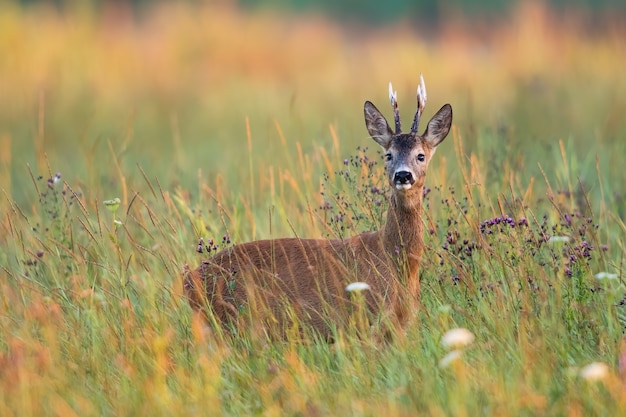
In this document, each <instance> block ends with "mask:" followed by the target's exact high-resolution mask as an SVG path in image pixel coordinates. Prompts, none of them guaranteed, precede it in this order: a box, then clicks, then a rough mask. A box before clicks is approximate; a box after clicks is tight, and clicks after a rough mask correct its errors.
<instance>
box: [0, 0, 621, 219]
mask: <svg viewBox="0 0 626 417" xmlns="http://www.w3.org/2000/svg"><path fill="white" fill-rule="evenodd" d="M1 7H2V13H0V97H2V100H0V150H1V154H2V155H1V156H0V173H1V174H2V175H1V176H0V188H2V189H3V190H5V191H6V192H7V194H8V195H11V196H12V197H13V198H14V199H16V201H19V202H23V203H26V202H29V201H32V196H29V192H30V191H29V190H28V189H26V187H25V186H24V180H25V178H26V179H27V177H26V174H27V170H26V166H27V165H28V166H31V167H32V169H33V172H35V173H41V174H42V175H44V176H46V175H47V173H48V172H51V173H54V172H56V171H60V172H61V173H62V174H63V175H64V177H63V178H64V179H66V180H68V181H70V182H73V183H76V184H77V185H79V186H80V188H81V189H83V190H84V192H86V193H88V194H89V195H90V197H91V198H94V199H98V200H102V199H105V198H108V196H111V195H119V194H121V193H122V189H124V190H126V189H134V190H142V189H145V183H143V181H144V179H143V175H142V174H141V171H140V170H139V169H138V168H137V167H138V166H139V167H141V168H142V169H143V170H144V171H145V173H146V175H147V176H148V177H149V178H158V179H159V180H160V183H161V184H162V185H163V186H164V187H165V188H166V189H176V188H177V187H180V189H183V190H189V189H197V188H198V181H199V178H203V179H205V180H206V181H207V182H208V184H210V185H211V186H212V187H213V186H215V184H216V183H217V182H218V181H223V183H224V184H227V185H229V186H231V187H235V186H236V187H239V188H238V189H239V190H241V189H242V188H245V190H247V191H246V193H248V194H246V198H249V199H250V200H249V201H250V202H252V203H259V202H263V203H265V204H271V203H273V202H274V201H275V197H276V195H277V193H279V192H280V190H282V192H289V190H292V189H293V188H294V186H295V185H294V184H299V187H304V189H298V190H296V191H297V193H298V195H299V196H301V197H302V198H301V201H304V199H305V198H311V196H312V195H315V194H316V193H317V191H318V189H319V178H320V177H321V175H322V174H323V173H324V172H328V171H332V170H333V169H334V168H336V167H337V164H339V162H340V161H341V160H342V158H344V157H345V155H346V154H348V153H350V152H352V151H353V150H354V149H355V147H356V146H358V145H366V146H370V147H372V146H371V144H370V139H369V138H368V136H367V133H366V130H365V128H364V123H363V120H362V118H363V116H362V105H363V102H364V101H365V100H372V101H373V102H374V103H376V104H377V105H378V106H379V108H381V109H383V110H384V111H385V112H387V113H386V114H387V115H389V114H390V112H388V110H389V109H388V105H387V103H388V98H387V84H388V82H389V81H392V82H393V83H394V88H395V89H396V90H397V91H398V96H399V101H400V110H401V113H402V114H403V115H404V118H405V119H410V118H411V117H412V115H413V112H414V110H415V109H414V107H415V97H414V94H415V93H414V92H415V88H416V86H417V83H418V79H419V73H420V72H421V73H423V74H424V77H425V79H426V85H427V87H428V93H429V103H428V105H427V110H426V116H425V117H430V115H431V114H433V113H434V112H435V111H436V110H437V109H438V108H439V107H440V106H441V105H443V104H444V103H446V102H450V103H451V104H452V105H453V108H454V114H455V119H454V124H455V129H456V130H455V135H456V136H455V137H456V138H457V141H458V143H460V144H461V145H462V148H463V149H461V150H459V149H457V151H456V152H455V150H454V148H455V146H453V144H452V142H453V140H449V142H447V143H446V145H445V146H443V147H442V148H443V149H442V152H441V155H442V156H439V158H440V161H441V162H440V164H441V165H440V169H441V170H442V172H444V173H446V172H447V175H448V177H450V178H453V179H454V178H455V176H457V179H458V176H460V173H459V171H458V169H457V168H455V166H457V165H458V163H459V162H460V161H461V162H462V161H464V160H467V161H469V160H471V159H472V157H473V158H474V159H475V162H477V163H478V162H480V164H477V165H476V166H473V167H472V169H473V170H475V171H477V172H474V173H473V174H472V175H475V177H476V178H475V183H477V184H478V183H481V185H482V186H484V187H494V191H497V192H500V191H502V190H506V189H507V188H508V187H509V186H510V182H511V181H513V180H514V182H515V183H516V184H517V185H519V187H520V188H521V189H525V188H526V187H527V186H528V184H529V183H530V182H531V181H532V179H533V178H535V177H536V176H538V175H540V169H539V166H541V167H543V169H544V170H546V172H547V174H548V178H550V179H554V180H555V181H556V182H557V183H558V182H559V181H562V182H563V183H565V182H567V181H570V180H571V179H572V178H576V177H578V178H580V179H581V181H583V182H585V181H587V182H591V181H595V183H596V184H597V182H598V172H601V174H602V176H603V177H605V178H623V174H622V172H621V171H622V166H623V165H622V164H623V161H622V159H623V155H624V154H625V153H624V143H626V141H625V140H624V139H625V138H626V122H625V121H624V120H625V119H624V117H623V115H624V113H625V111H626V82H625V81H624V69H625V62H626V42H624V39H625V37H624V36H625V35H626V26H625V25H624V23H625V20H624V16H626V3H625V2H623V1H617V0H598V1H585V0H580V1H560V0H554V1H524V0H520V1H505V2H501V1H493V0H484V1H472V2H465V1H461V0H446V1H407V0H391V1H387V2H380V1H369V0H368V1H345V2H338V1H326V0H324V1H307V0H292V1H287V0H283V1H262V0H241V1H240V2H236V1H228V0H223V1H191V0H190V1H179V2H169V1H148V0H135V1H122V0H118V1H71V0H67V1H61V0H59V1H53V2H45V1H3V2H2V6H1ZM406 123H408V122H405V124H406ZM325 152H326V153H327V154H325ZM459 152H461V153H459ZM438 155H439V153H438ZM325 158H326V159H325ZM329 158H330V159H329ZM332 158H335V159H334V160H333V159H332ZM564 160H566V165H563V161H564ZM446 161H449V162H448V163H446ZM598 170H599V171H598ZM436 175H438V174H433V177H432V180H433V182H437V181H438V177H437V176H436ZM565 177H568V178H567V179H566V178H565ZM122 178H123V182H124V184H122ZM503 178H508V179H507V180H503ZM542 182H543V181H542ZM574 182H576V181H574ZM614 182H615V181H607V183H608V185H606V187H608V188H611V186H612V185H611V184H613V183H614ZM241 184H247V185H246V186H245V187H241ZM285 184H287V185H289V184H290V185H289V186H287V187H286V186H285ZM285 187H286V188H287V191H285ZM592 188H593V187H592ZM614 188H615V189H612V188H611V189H610V190H606V189H605V191H610V192H611V193H612V194H611V195H614V196H615V197H616V198H617V200H616V201H623V196H624V192H623V191H622V190H621V189H620V187H614ZM276 190H279V191H276ZM487 190H489V188H487ZM292 191H293V190H292ZM192 194H193V193H192ZM279 197H281V198H282V197H284V194H280V195H279ZM259 198H261V200H262V201H258V200H257V199H259ZM266 199H267V201H266ZM618 206H619V207H618V209H619V210H623V208H622V207H623V205H619V204H618ZM262 207H263V205H262Z"/></svg>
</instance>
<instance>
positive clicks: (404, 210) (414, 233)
mask: <svg viewBox="0 0 626 417" xmlns="http://www.w3.org/2000/svg"><path fill="white" fill-rule="evenodd" d="M411 191H412V192H411V193H410V195H409V194H408V193H399V192H395V191H394V192H393V193H392V194H391V197H390V198H389V209H388V211H387V221H386V222H385V225H384V226H383V228H382V236H381V237H382V241H383V247H384V248H385V250H386V251H387V253H388V254H389V255H390V256H391V258H392V259H398V261H399V266H400V267H401V269H405V271H406V272H408V275H409V277H413V276H416V275H417V269H418V267H419V262H420V258H421V256H422V252H423V250H424V235H423V231H424V226H423V223H422V199H423V197H422V196H423V190H422V189H421V188H419V189H415V190H411ZM406 272H405V273H406Z"/></svg>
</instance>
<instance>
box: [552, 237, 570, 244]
mask: <svg viewBox="0 0 626 417" xmlns="http://www.w3.org/2000/svg"><path fill="white" fill-rule="evenodd" d="M569 240H570V239H569V236H551V237H550V239H548V243H556V242H564V243H565V242H569Z"/></svg>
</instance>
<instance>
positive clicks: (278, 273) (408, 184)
mask: <svg viewBox="0 0 626 417" xmlns="http://www.w3.org/2000/svg"><path fill="white" fill-rule="evenodd" d="M389 96H390V100H391V104H392V107H393V112H394V121H395V133H394V132H393V131H392V130H391V128H390V127H389V124H388V123H387V120H386V119H385V118H384V116H383V115H382V114H381V113H380V111H379V110H378V109H377V108H376V107H375V106H374V105H373V104H372V103H371V102H369V101H366V102H365V109H364V111H365V124H366V126H367V130H368V131H369V134H370V136H371V137H372V138H373V139H374V141H376V143H378V144H379V145H380V146H382V147H383V149H384V151H385V158H386V162H385V168H386V171H387V175H388V181H389V185H390V186H391V195H390V197H389V208H388V211H387V218H386V221H385V224H384V225H383V226H382V228H381V229H380V230H379V231H374V232H367V233H362V234H359V235H357V236H353V237H351V238H347V239H300V238H283V239H275V240H259V241H255V242H248V243H244V244H240V245H235V246H233V247H231V248H227V249H225V250H223V251H221V252H219V253H217V254H216V255H215V256H213V257H212V258H210V259H208V260H206V261H203V262H202V264H201V265H200V266H199V267H198V268H197V269H195V270H193V271H187V272H186V274H185V283H184V284H185V291H186V294H187V296H188V298H189V300H190V302H191V305H192V307H194V308H195V309H199V310H202V309H203V308H208V310H209V311H210V312H211V313H212V316H211V317H213V318H214V319H215V321H216V322H217V323H216V324H220V325H222V326H225V327H227V328H228V327H229V326H234V327H240V326H242V325H243V324H244V323H247V324H253V323H256V325H254V324H253V326H254V327H253V328H255V329H259V328H261V329H263V331H267V330H269V331H270V334H272V335H273V334H274V332H273V331H272V330H274V331H278V333H279V334H281V335H282V336H284V335H285V334H286V332H288V331H289V329H290V328H292V327H294V326H297V327H296V328H297V329H300V330H302V329H303V328H304V327H305V326H307V327H309V328H312V329H313V330H314V331H316V332H317V333H318V334H319V335H320V336H322V337H324V338H328V339H332V338H333V329H334V328H341V326H342V325H345V324H346V317H347V316H346V312H348V311H350V309H351V308H352V307H354V306H353V305H352V303H353V302H354V300H352V301H351V298H350V294H349V293H348V292H347V291H346V285H348V284H350V283H352V282H355V281H362V282H365V283H366V284H368V285H369V288H370V290H369V291H367V292H365V293H364V296H365V302H366V305H367V311H368V317H369V322H370V323H371V324H376V323H378V324H383V325H384V326H389V327H386V328H385V329H384V332H385V334H388V331H389V330H393V329H402V328H403V327H404V325H405V324H406V322H407V320H408V318H409V317H410V315H411V314H412V310H413V308H415V307H416V304H417V302H418V300H419V296H420V283H419V277H418V268H419V265H420V258H421V256H422V252H423V250H424V238H423V228H424V226H423V222H422V216H421V212H422V199H423V191H424V180H425V177H426V168H427V167H428V162H429V161H430V159H431V157H432V156H433V154H434V153H435V149H436V147H437V145H439V143H441V141H443V140H444V139H445V137H446V136H447V135H448V132H449V130H450V125H451V123H452V107H451V106H450V105H449V104H446V105H444V106H443V107H442V108H441V109H440V110H439V111H438V112H437V114H435V116H433V118H432V119H431V120H430V121H429V122H428V126H427V128H426V131H425V132H424V134H423V135H419V134H418V132H417V129H418V126H419V122H420V118H421V115H422V111H423V109H424V105H425V103H426V88H425V86H424V79H423V78H422V77H421V75H420V86H419V87H418V89H417V112H416V114H415V117H414V119H413V124H412V126H411V130H410V132H409V133H402V129H401V125H400V114H399V111H398V104H397V96H396V93H394V92H393V91H392V87H391V83H390V84H389ZM259 325H260V326H259ZM272 327H274V329H272Z"/></svg>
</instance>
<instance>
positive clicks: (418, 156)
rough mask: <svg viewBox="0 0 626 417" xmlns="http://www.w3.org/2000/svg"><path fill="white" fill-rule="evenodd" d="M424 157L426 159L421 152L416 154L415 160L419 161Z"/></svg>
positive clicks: (422, 160)
mask: <svg viewBox="0 0 626 417" xmlns="http://www.w3.org/2000/svg"><path fill="white" fill-rule="evenodd" d="M424 159H426V156H425V155H424V154H423V153H420V154H418V155H417V160H418V161H420V162H424Z"/></svg>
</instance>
